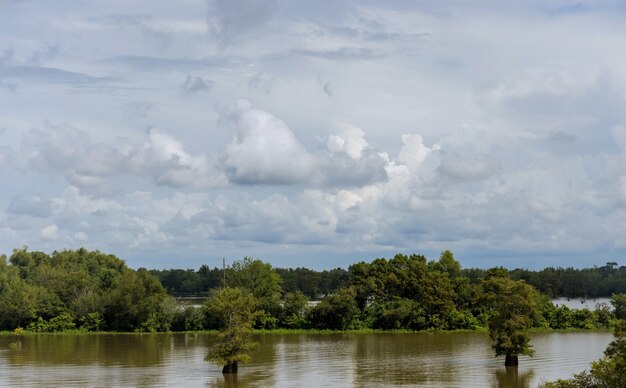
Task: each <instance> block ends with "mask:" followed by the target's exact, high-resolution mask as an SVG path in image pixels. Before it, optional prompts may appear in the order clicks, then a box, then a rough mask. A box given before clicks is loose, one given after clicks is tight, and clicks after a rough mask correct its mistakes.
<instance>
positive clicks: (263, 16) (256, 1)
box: [207, 0, 276, 46]
mask: <svg viewBox="0 0 626 388" xmlns="http://www.w3.org/2000/svg"><path fill="white" fill-rule="evenodd" d="M207 4H208V15H207V26H208V29H209V31H210V34H211V36H212V37H214V38H215V39H216V40H217V42H218V44H219V45H220V46H226V45H228V44H230V43H231V42H233V41H234V40H237V39H241V38H242V37H245V36H247V35H248V34H250V33H252V32H253V31H257V30H258V29H260V28H261V27H263V26H264V25H265V24H266V23H267V22H268V21H269V20H270V19H271V18H272V17H273V15H274V12H275V10H276V1H274V0H209V1H208V2H207Z"/></svg>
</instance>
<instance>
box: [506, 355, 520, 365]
mask: <svg viewBox="0 0 626 388" xmlns="http://www.w3.org/2000/svg"><path fill="white" fill-rule="evenodd" d="M517 364H519V361H518V360H517V356H511V355H508V354H507V355H506V357H505V358H504V366H517Z"/></svg>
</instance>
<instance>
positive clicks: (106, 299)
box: [0, 248, 168, 331]
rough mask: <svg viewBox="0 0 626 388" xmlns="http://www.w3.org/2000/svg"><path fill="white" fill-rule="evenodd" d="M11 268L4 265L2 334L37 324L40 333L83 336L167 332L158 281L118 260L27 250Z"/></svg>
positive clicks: (0, 277)
mask: <svg viewBox="0 0 626 388" xmlns="http://www.w3.org/2000/svg"><path fill="white" fill-rule="evenodd" d="M9 262H10V263H11V264H10V265H8V264H7V263H6V259H3V260H0V329H4V330H10V329H13V328H15V327H17V326H26V325H30V324H32V327H33V330H35V331H52V330H54V331H56V330H69V329H72V328H74V327H75V325H76V324H77V323H78V324H80V326H81V327H83V330H119V331H132V330H136V329H139V328H141V327H142V324H144V323H145V324H146V325H144V327H145V328H148V326H149V327H150V328H154V327H157V328H158V330H165V329H166V327H167V325H166V324H165V323H164V322H166V321H167V319H168V312H167V311H166V310H164V309H163V306H164V305H163V302H164V301H165V298H166V294H165V290H164V289H163V287H162V286H161V284H160V283H159V281H158V280H157V279H156V278H155V277H154V276H152V275H150V274H149V273H148V272H147V271H145V270H139V271H134V270H132V269H129V268H128V267H126V265H125V264H124V262H123V261H122V260H120V259H118V258H117V257H115V256H113V255H106V254H103V253H100V252H98V251H88V250H86V249H83V248H81V249H77V250H74V251H72V250H67V251H61V252H56V251H55V252H53V253H52V254H51V255H48V254H45V253H43V252H29V251H28V250H27V249H26V248H22V249H16V250H14V251H13V254H12V255H11V257H10V258H9ZM70 322H71V323H70ZM72 324H73V325H74V326H72Z"/></svg>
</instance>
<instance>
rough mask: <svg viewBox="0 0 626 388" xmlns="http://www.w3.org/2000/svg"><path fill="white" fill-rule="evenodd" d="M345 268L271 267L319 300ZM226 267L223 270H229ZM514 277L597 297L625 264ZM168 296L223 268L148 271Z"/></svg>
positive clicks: (562, 292) (209, 279) (612, 290)
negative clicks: (158, 281)
mask: <svg viewBox="0 0 626 388" xmlns="http://www.w3.org/2000/svg"><path fill="white" fill-rule="evenodd" d="M355 266H358V264H355V265H353V266H351V267H350V268H349V269H348V270H345V269H342V268H335V269H332V270H330V271H328V270H324V271H315V270H312V269H308V268H301V267H298V268H295V269H294V268H274V271H276V273H278V275H279V276H280V278H281V279H282V282H281V288H282V292H283V293H288V292H296V291H300V292H302V293H303V294H304V295H306V296H307V297H308V298H310V299H321V298H322V297H323V296H324V295H329V294H332V293H334V292H335V291H336V290H339V289H341V288H344V287H346V286H347V285H348V274H349V272H350V271H351V269H352V268H353V267H355ZM229 270H230V269H227V271H229ZM501 270H503V271H506V272H507V273H508V274H509V276H510V277H511V278H512V279H514V280H524V281H525V282H526V283H528V284H530V285H531V286H533V287H535V288H537V289H538V290H539V291H541V292H542V293H544V294H546V295H548V296H550V297H552V298H558V297H568V298H597V297H607V298H608V297H610V296H611V295H613V294H621V293H626V266H621V267H618V265H617V263H615V262H608V263H606V264H605V265H603V266H601V267H597V266H596V267H592V268H583V269H576V268H572V267H568V268H554V267H548V268H544V269H542V270H539V271H532V270H528V269H519V268H518V269H514V270H506V269H505V268H501ZM487 272H488V270H487V269H480V268H468V269H462V270H461V274H462V275H463V276H465V277H467V278H468V279H469V280H470V282H471V283H472V284H476V283H479V282H480V281H481V280H482V279H484V278H485V276H486V275H487ZM150 273H151V274H153V275H155V276H156V277H157V278H158V279H159V280H160V281H161V284H163V287H165V289H166V290H167V292H168V293H170V294H172V295H178V296H180V295H188V294H190V295H201V294H205V293H207V292H208V291H209V290H211V289H213V288H216V287H220V286H221V285H222V277H223V270H222V269H221V268H217V267H215V268H212V269H211V268H209V267H208V266H207V265H203V266H202V267H200V269H198V270H197V271H196V270H193V269H186V270H184V269H166V270H150Z"/></svg>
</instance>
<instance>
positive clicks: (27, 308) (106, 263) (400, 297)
mask: <svg viewBox="0 0 626 388" xmlns="http://www.w3.org/2000/svg"><path fill="white" fill-rule="evenodd" d="M544 271H547V270H544ZM544 271H540V272H528V273H526V272H521V271H520V270H515V271H507V270H506V269H504V268H492V269H489V270H475V269H470V270H463V269H462V268H461V266H460V264H459V262H458V261H456V260H455V259H454V256H453V254H452V253H451V252H449V251H446V252H443V253H442V254H441V256H440V257H439V259H438V260H431V261H428V260H427V259H426V258H425V257H424V256H421V255H410V256H407V255H400V254H399V255H396V256H394V257H393V258H391V259H383V258H381V259H376V260H373V261H372V262H369V263H367V262H359V263H356V264H353V265H351V266H350V267H349V268H348V270H347V271H346V270H342V269H334V270H331V271H321V272H317V271H312V270H308V269H305V268H296V269H275V268H273V267H272V266H271V265H270V264H268V263H264V262H262V261H260V260H253V259H251V258H244V259H242V260H240V261H235V262H234V263H233V264H232V265H230V266H228V267H227V268H226V270H225V271H223V270H221V269H217V268H214V269H210V268H209V267H207V266H203V267H201V268H200V269H199V270H197V271H194V270H163V271H160V270H159V271H157V270H152V271H148V270H146V269H138V270H134V269H131V268H128V267H127V266H126V265H125V263H124V261H122V260H120V259H119V258H117V257H115V256H113V255H108V254H104V253H101V252H98V251H88V250H86V249H78V250H66V251H61V252H53V253H52V254H46V253H43V252H29V251H28V250H27V249H17V250H14V251H13V254H12V255H11V256H10V257H9V258H8V259H7V257H5V256H2V257H1V259H0V329H2V330H13V329H15V328H17V327H21V328H24V329H26V330H28V331H35V332H46V331H62V330H72V329H76V330H83V331H100V330H105V331H108V330H114V331H148V332H153V331H170V330H172V331H180V330H207V329H215V328H218V327H219V322H218V321H219V319H218V317H217V316H216V315H215V314H214V313H213V312H212V311H213V310H212V309H211V308H210V306H211V303H213V301H212V298H213V296H212V295H214V294H215V293H214V292H211V290H212V291H215V290H217V289H219V288H221V287H222V286H223V285H224V284H226V285H227V286H228V287H231V288H236V289H239V290H241V292H243V293H244V294H245V295H249V296H250V298H252V300H253V303H254V306H255V314H254V316H255V321H254V328H256V329H276V328H289V329H331V330H348V329H370V328H371V329H382V330H397V329H405V330H456V329H470V330H471V329H477V328H481V327H482V328H484V327H486V326H487V323H488V322H489V321H490V318H492V317H493V314H494V306H493V303H492V302H490V298H488V296H489V294H490V292H491V291H489V290H490V287H492V286H490V284H491V285H493V284H497V282H496V281H494V279H496V280H497V279H508V280H507V281H509V280H510V281H511V282H514V283H516V282H517V283H519V284H530V285H531V286H535V287H536V288H538V289H539V290H542V291H544V293H543V294H542V293H539V292H535V293H532V295H533V296H532V299H533V301H532V305H533V306H536V308H534V309H533V314H532V316H531V317H529V319H531V321H529V325H530V326H532V327H537V328H553V329H566V328H578V329H593V328H607V327H609V326H610V325H611V322H612V319H613V318H614V316H613V310H612V309H611V308H610V306H601V308H599V309H597V310H594V311H590V310H587V309H582V310H572V309H569V308H567V307H565V306H560V307H556V306H554V305H553V304H552V303H551V301H550V297H551V296H553V295H554V292H553V291H554V290H562V289H563V288H562V287H563V284H561V285H559V286H558V287H554V288H549V290H552V291H550V292H548V293H547V294H546V293H545V290H547V289H546V288H545V287H543V286H542V285H541V284H540V285H538V286H537V285H535V284H533V279H543V278H544V277H542V276H539V275H538V274H542V273H544ZM581 271H583V272H584V273H587V272H585V271H590V272H591V273H596V272H598V273H600V274H602V276H604V279H608V278H612V279H613V278H619V275H620V274H622V273H623V272H624V271H623V267H622V268H619V269H618V268H615V266H611V265H608V266H607V267H601V268H594V269H591V270H581ZM548 273H554V274H555V278H556V279H559V278H562V279H569V277H568V276H570V275H571V274H572V273H573V274H576V273H581V272H580V271H579V272H576V271H575V270H574V271H573V272H571V271H569V270H563V271H560V270H554V271H553V272H548ZM529 274H530V275H533V274H535V275H537V276H536V277H534V276H530V275H529ZM525 277H528V279H526V278H525ZM514 283H511V284H514ZM564 283H565V284H569V283H567V282H566V281H565V282H564ZM550 284H557V283H556V281H553V282H552V283H550ZM585 284H586V283H585ZM544 285H545V284H544ZM615 290H617V291H619V290H620V289H619V284H618V285H616V288H615ZM181 292H188V293H206V292H208V299H207V301H206V303H205V304H204V306H202V307H200V308H197V307H194V306H190V305H186V304H185V303H183V302H179V301H177V300H176V298H174V297H173V296H171V295H168V293H169V294H176V293H181ZM491 293H492V294H493V292H491ZM529 295H530V294H529ZM557 295H559V294H558V292H557ZM314 298H315V299H319V298H323V299H322V300H321V302H319V303H317V304H315V305H311V304H310V303H308V301H309V300H310V299H314ZM620 298H624V297H623V296H622V295H616V296H615V297H614V302H615V301H616V300H617V301H618V302H619V300H621V299H620ZM615 303H617V302H615ZM613 307H615V305H614V306H613Z"/></svg>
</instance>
